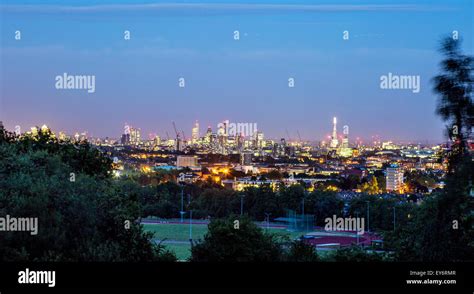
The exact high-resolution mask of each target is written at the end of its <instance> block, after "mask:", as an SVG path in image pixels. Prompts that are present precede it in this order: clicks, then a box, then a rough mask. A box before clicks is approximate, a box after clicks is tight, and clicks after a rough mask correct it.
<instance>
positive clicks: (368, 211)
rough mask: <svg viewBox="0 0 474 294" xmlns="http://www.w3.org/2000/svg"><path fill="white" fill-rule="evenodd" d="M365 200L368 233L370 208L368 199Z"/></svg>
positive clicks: (368, 229) (368, 231) (368, 230)
mask: <svg viewBox="0 0 474 294" xmlns="http://www.w3.org/2000/svg"><path fill="white" fill-rule="evenodd" d="M366 202H367V233H370V209H369V201H366Z"/></svg>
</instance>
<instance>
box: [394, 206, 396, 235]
mask: <svg viewBox="0 0 474 294" xmlns="http://www.w3.org/2000/svg"><path fill="white" fill-rule="evenodd" d="M395 224H396V222H395V206H394V207H393V230H394V231H395Z"/></svg>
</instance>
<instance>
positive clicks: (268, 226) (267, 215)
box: [265, 212, 271, 231]
mask: <svg viewBox="0 0 474 294" xmlns="http://www.w3.org/2000/svg"><path fill="white" fill-rule="evenodd" d="M265 215H266V219H267V231H268V229H269V228H270V215H271V213H267V212H265Z"/></svg>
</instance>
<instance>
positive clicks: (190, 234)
mask: <svg viewBox="0 0 474 294" xmlns="http://www.w3.org/2000/svg"><path fill="white" fill-rule="evenodd" d="M189 242H190V243H191V246H192V245H193V210H192V209H191V210H190V211H189Z"/></svg>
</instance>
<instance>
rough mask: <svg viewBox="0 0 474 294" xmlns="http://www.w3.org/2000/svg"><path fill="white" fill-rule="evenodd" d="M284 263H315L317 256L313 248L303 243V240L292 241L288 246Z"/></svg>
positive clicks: (317, 259)
mask: <svg viewBox="0 0 474 294" xmlns="http://www.w3.org/2000/svg"><path fill="white" fill-rule="evenodd" d="M285 261H289V262H316V261H319V258H318V254H317V253H316V249H315V247H314V246H312V245H310V244H307V243H305V242H304V241H303V240H300V241H293V242H292V243H291V245H290V248H289V250H288V253H287V254H286V257H285Z"/></svg>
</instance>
